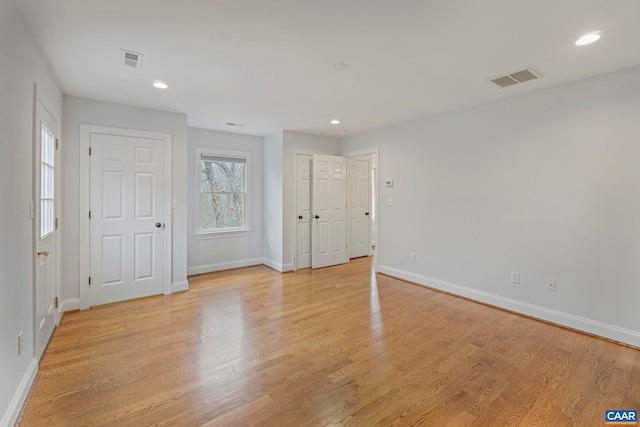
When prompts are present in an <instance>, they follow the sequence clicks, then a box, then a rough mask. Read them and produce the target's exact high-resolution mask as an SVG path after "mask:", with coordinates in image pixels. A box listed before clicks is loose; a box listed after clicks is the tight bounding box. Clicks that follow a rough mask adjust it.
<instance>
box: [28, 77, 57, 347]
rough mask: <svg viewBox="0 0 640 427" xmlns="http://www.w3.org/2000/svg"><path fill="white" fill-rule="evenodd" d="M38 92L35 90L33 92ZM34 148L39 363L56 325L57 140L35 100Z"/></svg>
mask: <svg viewBox="0 0 640 427" xmlns="http://www.w3.org/2000/svg"><path fill="white" fill-rule="evenodd" d="M36 90H37V89H36ZM36 102H37V105H36V126H35V129H34V132H35V147H34V154H35V156H34V200H35V217H34V219H35V221H34V246H35V250H36V253H35V254H34V255H35V295H34V297H35V349H34V352H35V357H36V359H38V360H40V358H41V357H42V354H43V352H44V350H45V348H46V347H47V343H48V342H49V339H50V338H51V335H52V334H53V330H54V329H55V326H56V324H57V322H58V319H57V311H56V295H57V285H56V277H57V273H56V266H57V250H56V249H57V242H56V238H57V236H56V234H57V227H56V226H57V224H56V223H57V220H56V198H57V195H58V192H57V191H56V187H57V184H56V181H57V180H56V179H55V178H56V169H57V163H58V162H57V160H58V159H57V157H58V156H57V153H56V136H57V132H58V124H57V121H56V119H55V118H54V116H53V114H51V112H50V111H49V110H48V109H47V107H45V106H44V105H43V103H42V102H41V101H40V100H37V101H36Z"/></svg>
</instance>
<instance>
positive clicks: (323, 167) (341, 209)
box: [311, 154, 348, 268]
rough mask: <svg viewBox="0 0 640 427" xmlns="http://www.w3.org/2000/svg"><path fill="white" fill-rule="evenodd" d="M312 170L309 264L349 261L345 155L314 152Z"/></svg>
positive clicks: (320, 265)
mask: <svg viewBox="0 0 640 427" xmlns="http://www.w3.org/2000/svg"><path fill="white" fill-rule="evenodd" d="M312 174H313V179H312V188H311V197H312V204H311V208H312V212H313V219H312V222H313V225H312V243H313V254H312V257H311V259H312V261H311V262H312V267H313V268H320V267H327V266H329V265H336V264H343V263H345V262H347V261H348V257H347V241H346V238H347V194H346V193H347V191H346V190H347V179H346V178H347V177H346V159H345V158H344V157H336V156H326V155H321V154H314V155H313V166H312Z"/></svg>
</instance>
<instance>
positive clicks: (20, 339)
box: [18, 331, 24, 356]
mask: <svg viewBox="0 0 640 427" xmlns="http://www.w3.org/2000/svg"><path fill="white" fill-rule="evenodd" d="M22 338H23V334H22V331H20V333H19V334H18V356H20V355H21V354H22V346H23V344H24V340H23V339H22Z"/></svg>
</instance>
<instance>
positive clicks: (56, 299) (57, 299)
mask: <svg viewBox="0 0 640 427" xmlns="http://www.w3.org/2000/svg"><path fill="white" fill-rule="evenodd" d="M55 302H56V308H58V297H56V301H55Z"/></svg>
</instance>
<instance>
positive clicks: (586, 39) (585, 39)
mask: <svg viewBox="0 0 640 427" xmlns="http://www.w3.org/2000/svg"><path fill="white" fill-rule="evenodd" d="M599 38H600V34H597V33H591V34H585V35H584V36H582V37H580V38H579V39H578V40H576V46H584V45H585V44H589V43H593V42H595V41H597V40H598V39H599Z"/></svg>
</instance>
